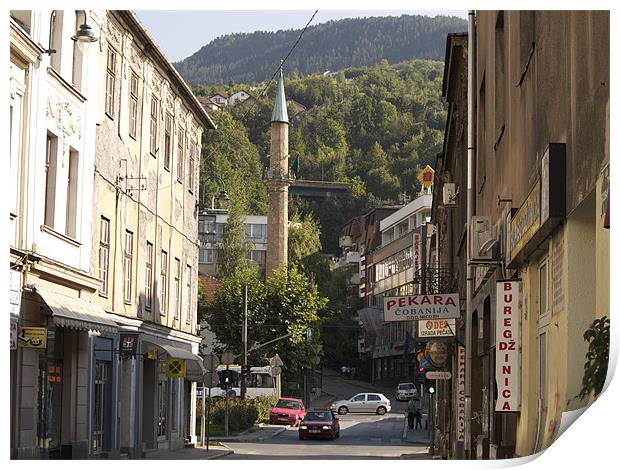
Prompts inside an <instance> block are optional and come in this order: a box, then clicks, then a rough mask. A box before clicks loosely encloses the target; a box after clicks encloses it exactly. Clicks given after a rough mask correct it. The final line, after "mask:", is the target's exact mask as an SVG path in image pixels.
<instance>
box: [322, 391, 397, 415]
mask: <svg viewBox="0 0 620 470" xmlns="http://www.w3.org/2000/svg"><path fill="white" fill-rule="evenodd" d="M330 409H331V410H332V411H337V412H338V414H341V415H346V414H347V413H377V414H378V415H384V414H385V413H387V412H388V411H390V410H391V409H392V405H391V403H390V400H388V399H387V398H386V397H385V395H383V394H381V393H358V394H357V395H353V396H352V397H351V398H349V399H348V400H339V401H337V402H334V403H332V404H331V406H330Z"/></svg>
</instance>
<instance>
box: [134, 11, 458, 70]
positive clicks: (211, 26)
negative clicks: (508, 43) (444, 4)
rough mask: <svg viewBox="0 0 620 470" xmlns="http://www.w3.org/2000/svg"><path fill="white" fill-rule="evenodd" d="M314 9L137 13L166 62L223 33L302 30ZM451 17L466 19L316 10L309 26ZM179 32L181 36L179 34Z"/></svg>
mask: <svg viewBox="0 0 620 470" xmlns="http://www.w3.org/2000/svg"><path fill="white" fill-rule="evenodd" d="M313 13H314V10H305V11H304V10H295V11H284V10H272V11H267V10H262V11H249V10H237V11H222V10H219V11H205V10H203V11H162V10H159V11H153V10H151V11H145V10H137V11H136V14H137V15H138V18H140V21H141V22H142V24H143V25H144V26H145V27H146V29H147V30H148V32H149V33H150V35H151V36H152V37H153V39H155V42H156V43H157V44H158V46H159V47H160V48H161V50H162V51H163V52H164V54H165V55H166V57H167V58H168V60H170V61H171V62H176V61H179V60H182V59H184V58H186V57H188V56H190V55H192V54H193V53H194V52H196V51H197V50H198V49H200V48H201V47H202V46H204V45H206V44H208V43H209V42H211V41H212V40H213V39H215V38H217V37H219V36H222V35H224V34H232V33H252V32H254V31H261V30H262V31H278V30H280V29H283V30H286V29H301V28H303V27H304V26H305V25H306V23H307V22H308V20H310V18H311V17H312V14H313ZM403 14H408V15H427V16H436V15H454V16H459V17H461V18H464V19H467V11H466V10H459V11H457V10H389V11H387V10H382V11H379V10H358V11H351V10H349V11H344V10H319V12H318V13H317V15H316V16H315V17H314V20H313V21H312V23H311V25H316V24H319V23H326V22H327V21H330V20H338V19H342V18H359V17H369V16H400V15H403ZM180 31H182V32H183V35H182V37H181V36H180V35H179V32H180Z"/></svg>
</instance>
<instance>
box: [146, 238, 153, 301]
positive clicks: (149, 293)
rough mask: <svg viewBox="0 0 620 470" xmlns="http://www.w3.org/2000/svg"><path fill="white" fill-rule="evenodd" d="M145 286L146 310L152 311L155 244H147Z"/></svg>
mask: <svg viewBox="0 0 620 470" xmlns="http://www.w3.org/2000/svg"><path fill="white" fill-rule="evenodd" d="M144 282H145V285H144V308H145V309H146V310H149V311H150V310H151V308H152V304H153V244H152V243H149V242H146V276H145V280H144Z"/></svg>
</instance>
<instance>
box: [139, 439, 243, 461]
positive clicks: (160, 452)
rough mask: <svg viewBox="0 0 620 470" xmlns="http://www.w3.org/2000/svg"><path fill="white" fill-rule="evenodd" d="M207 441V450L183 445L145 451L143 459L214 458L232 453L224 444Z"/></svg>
mask: <svg viewBox="0 0 620 470" xmlns="http://www.w3.org/2000/svg"><path fill="white" fill-rule="evenodd" d="M213 444H214V443H209V451H208V452H207V449H206V448H205V447H185V448H183V449H178V450H169V449H155V450H149V451H146V452H145V455H144V459H145V460H214V459H219V458H222V457H226V456H227V455H230V454H232V453H234V452H233V451H232V450H231V449H229V448H228V447H226V446H224V445H213Z"/></svg>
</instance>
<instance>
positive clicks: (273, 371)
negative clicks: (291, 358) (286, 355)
mask: <svg viewBox="0 0 620 470" xmlns="http://www.w3.org/2000/svg"><path fill="white" fill-rule="evenodd" d="M281 373H282V368H281V367H280V366H272V367H271V368H270V369H269V375H271V376H272V377H277V376H278V375H280V374H281Z"/></svg>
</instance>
